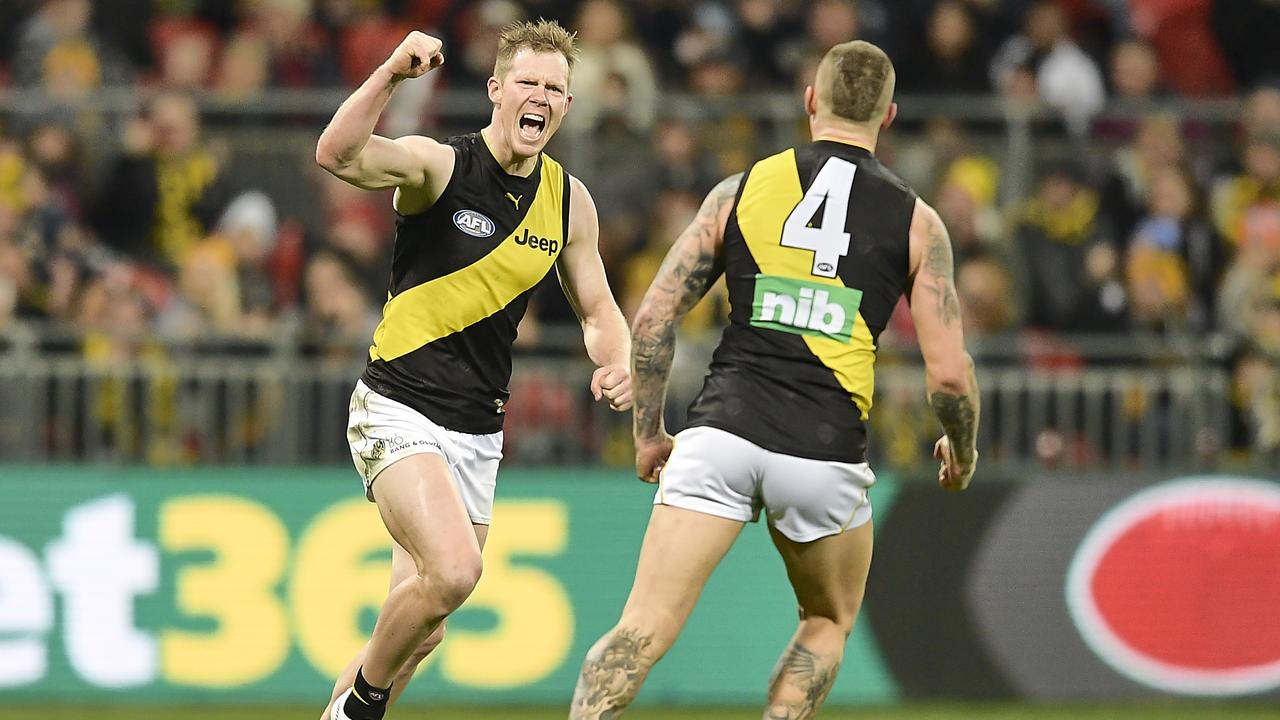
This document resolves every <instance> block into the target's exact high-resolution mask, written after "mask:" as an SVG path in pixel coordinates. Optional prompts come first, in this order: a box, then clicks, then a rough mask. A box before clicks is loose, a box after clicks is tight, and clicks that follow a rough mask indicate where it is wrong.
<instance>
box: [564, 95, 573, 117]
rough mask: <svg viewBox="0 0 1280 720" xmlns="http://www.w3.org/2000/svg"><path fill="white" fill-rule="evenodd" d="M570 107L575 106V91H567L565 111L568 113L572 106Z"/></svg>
mask: <svg viewBox="0 0 1280 720" xmlns="http://www.w3.org/2000/svg"><path fill="white" fill-rule="evenodd" d="M570 107H573V93H565V96H564V111H565V113H566V114H568V112H569V108H570Z"/></svg>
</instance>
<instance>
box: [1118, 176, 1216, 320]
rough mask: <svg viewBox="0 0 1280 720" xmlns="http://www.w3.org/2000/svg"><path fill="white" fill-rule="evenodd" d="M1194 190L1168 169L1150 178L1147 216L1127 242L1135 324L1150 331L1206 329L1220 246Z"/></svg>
mask: <svg viewBox="0 0 1280 720" xmlns="http://www.w3.org/2000/svg"><path fill="white" fill-rule="evenodd" d="M1199 206H1200V202H1199V198H1198V196H1197V192H1196V188H1195V186H1194V185H1193V184H1192V182H1191V179H1190V178H1189V177H1188V176H1187V175H1186V173H1184V172H1182V171H1181V170H1179V169H1178V168H1177V167H1174V166H1172V165H1170V166H1166V167H1163V168H1160V169H1158V170H1156V171H1155V173H1154V175H1153V177H1152V178H1151V192H1150V195H1149V197H1148V207H1147V215H1146V217H1144V218H1143V219H1142V220H1140V221H1139V222H1138V223H1137V226H1136V229H1135V230H1134V233H1133V237H1132V239H1131V240H1130V241H1129V244H1128V260H1127V264H1126V277H1127V281H1128V283H1127V284H1128V288H1129V297H1130V300H1131V302H1132V304H1133V315H1134V321H1135V322H1136V323H1137V324H1138V325H1139V326H1140V327H1144V328H1146V329H1151V330H1196V331H1205V330H1208V329H1209V327H1210V326H1211V325H1212V322H1213V309H1214V308H1213V306H1214V302H1215V298H1214V293H1215V292H1216V288H1217V282H1218V276H1219V274H1220V273H1221V271H1222V269H1223V266H1224V264H1225V260H1226V252H1225V248H1224V247H1223V246H1222V243H1221V241H1220V240H1219V239H1218V237H1217V235H1216V234H1215V233H1214V232H1213V229H1212V228H1211V227H1210V225H1209V223H1208V222H1206V221H1205V220H1204V219H1203V217H1202V216H1201V214H1200V212H1199V210H1200V207H1199Z"/></svg>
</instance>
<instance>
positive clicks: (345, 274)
mask: <svg viewBox="0 0 1280 720" xmlns="http://www.w3.org/2000/svg"><path fill="white" fill-rule="evenodd" d="M303 288H304V298H305V299H304V307H305V309H306V315H305V316H304V318H303V327H302V340H303V344H304V347H305V348H307V350H308V351H309V352H310V353H312V354H314V355H316V356H318V357H321V358H328V359H331V360H334V361H335V362H340V363H344V364H345V363H347V362H349V361H350V358H351V356H352V354H353V350H355V349H359V348H361V347H362V346H366V345H368V342H369V338H371V337H373V330H374V327H375V326H376V325H377V324H378V315H377V310H376V309H375V307H374V306H373V305H372V304H371V303H369V302H368V300H367V299H366V296H365V294H364V292H363V290H362V288H361V287H360V279H359V276H358V274H357V272H356V270H355V266H354V265H353V264H352V263H351V262H350V261H349V260H348V259H347V258H346V257H344V256H343V255H342V254H341V253H338V252H335V251H332V250H321V251H320V252H317V253H316V254H315V255H313V256H312V257H311V259H310V260H309V261H308V262H307V267H306V272H305V274H304V281H303Z"/></svg>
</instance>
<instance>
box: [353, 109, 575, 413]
mask: <svg viewBox="0 0 1280 720" xmlns="http://www.w3.org/2000/svg"><path fill="white" fill-rule="evenodd" d="M448 143H449V145H451V146H452V147H453V149H454V156H455V162H454V166H453V175H452V176H451V177H450V178H449V183H448V185H447V186H446V187H445V190H444V192H443V193H442V194H441V195H440V198H439V199H438V200H436V203H435V204H434V205H433V206H431V208H429V209H428V210H427V211H425V212H423V213H420V214H415V215H407V216H406V215H401V214H400V213H398V212H397V213H396V238H395V248H394V251H393V252H394V254H393V256H392V264H391V283H390V289H389V292H388V298H387V303H386V305H385V306H383V310H382V322H381V323H379V324H378V328H377V330H375V331H374V335H373V346H372V347H370V348H369V364H368V365H367V366H366V368H365V371H364V375H363V376H362V377H363V379H364V382H365V384H366V385H368V386H369V387H370V388H371V389H373V390H374V391H376V392H378V393H380V394H382V395H385V396H387V397H389V398H391V399H393V400H397V401H399V402H402V403H404V404H405V405H408V406H409V407H411V408H413V409H414V410H417V411H418V412H420V413H422V414H423V415H425V416H427V417H428V418H430V419H431V420H432V421H434V422H436V423H438V424H440V425H442V426H444V427H446V428H449V429H451V430H456V431H458V432H464V433H472V434H487V433H492V432H497V431H499V430H501V429H502V420H503V412H504V406H505V405H506V402H507V399H508V398H509V397H510V393H509V392H508V391H507V384H508V382H509V381H510V379H511V344H512V343H513V342H514V341H515V338H516V326H517V325H518V324H519V323H520V319H521V318H522V317H524V313H525V309H526V308H527V307H528V304H529V296H530V294H531V293H532V292H533V291H534V289H535V288H536V287H537V285H538V283H539V282H540V281H541V280H542V279H543V278H544V277H545V276H546V275H547V273H548V272H550V271H551V269H552V268H553V267H554V266H555V262H556V258H557V257H559V255H560V252H561V251H562V250H563V249H564V245H565V241H566V239H567V238H568V236H569V174H568V173H566V172H565V171H564V169H563V168H562V167H561V166H560V164H559V163H557V162H556V161H555V160H552V159H551V158H550V157H548V156H547V155H545V154H542V155H539V157H538V162H537V165H536V167H535V168H534V170H533V172H532V173H531V174H530V175H529V177H527V178H522V177H518V176H515V175H510V174H508V173H507V172H506V171H504V170H503V169H502V166H501V165H499V164H498V161H497V160H496V159H495V158H494V157H493V153H492V152H491V151H490V150H489V147H488V145H487V144H486V143H485V140H484V138H483V137H482V136H481V135H480V134H479V133H472V134H470V135H464V136H460V137H455V138H450V139H449V141H448Z"/></svg>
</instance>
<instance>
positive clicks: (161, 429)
mask: <svg viewBox="0 0 1280 720" xmlns="http://www.w3.org/2000/svg"><path fill="white" fill-rule="evenodd" d="M693 365H694V366H692V367H688V368H685V369H684V370H682V373H683V374H684V375H685V377H684V378H683V379H682V380H680V381H678V382H674V383H673V387H684V388H686V390H684V391H683V392H680V393H678V394H679V395H680V396H678V397H673V398H672V402H671V405H672V408H673V415H674V416H676V418H678V415H679V412H680V409H681V408H682V407H683V406H684V404H685V403H687V401H688V399H689V398H688V397H687V395H688V394H689V392H691V390H690V389H692V388H696V387H697V385H698V384H699V383H698V378H700V377H701V373H702V371H703V370H702V367H697V366H696V365H697V364H696V363H693ZM703 367H705V366H703ZM590 369H591V368H590V365H589V364H588V362H587V361H586V360H585V358H580V357H578V356H576V355H575V356H569V357H554V358H547V357H537V356H535V357H520V358H517V362H516V372H515V375H514V376H513V378H512V383H511V391H512V401H511V403H510V404H509V405H508V417H507V421H506V436H507V437H506V439H507V443H506V455H507V461H508V462H509V463H515V464H534V465H537V464H571V465H572V464H599V463H606V464H615V465H625V464H627V463H629V462H630V459H631V449H630V441H629V429H630V428H629V419H630V418H629V415H623V414H616V413H611V412H609V411H608V410H607V409H605V408H603V407H602V406H601V405H599V404H597V403H594V402H592V400H591V397H590V395H589V393H588V392H587V389H586V387H587V378H588V377H589V376H590ZM359 371H360V365H359V363H358V362H339V363H334V362H332V361H328V360H323V359H317V358H308V357H302V356H297V355H292V354H287V355H273V354H268V355H266V356H263V357H235V356H221V357H216V356H215V357H211V356H204V355H187V356H182V355H176V356H167V357H163V358H157V359H141V360H136V361H131V362H123V363H104V362H98V361H93V360H89V359H85V358H82V357H78V356H74V355H72V356H67V355H62V356H52V357H36V356H31V355H25V356H20V355H16V354H10V355H7V356H6V355H4V354H3V353H0V408H3V412H0V458H3V459H4V460H5V461H11V462H12V461H17V462H92V463H119V464H137V463H144V464H175V465H184V464H201V465H204V464H225V465H243V464H291V465H296V464H303V465H309V464H331V463H345V462H347V460H348V455H347V449H346V445H345V439H344V436H345V425H346V416H347V409H348V399H349V396H350V393H351V389H352V385H353V383H354V379H355V378H356V377H357V376H358V374H359ZM978 378H979V384H980V385H981V387H982V404H983V408H982V409H983V413H982V424H981V428H980V437H979V450H980V452H981V454H982V458H983V466H984V468H989V469H999V470H1000V471H1002V472H1009V473H1023V472H1026V471H1028V470H1032V469H1036V470H1043V471H1090V470H1100V469H1107V470H1124V469H1132V468H1142V469H1148V470H1159V469H1195V468H1202V467H1208V466H1212V465H1216V464H1219V463H1221V462H1222V459H1223V457H1224V454H1225V452H1226V449H1227V448H1226V444H1227V437H1226V435H1227V429H1228V428H1229V427H1230V425H1231V413H1232V406H1231V396H1230V393H1231V383H1230V380H1229V374H1228V372H1227V371H1226V370H1225V369H1224V368H1222V367H1220V366H1218V365H1215V364H1210V363H1174V364H1170V365H1166V366H1150V365H1139V364H1132V363H1130V364H1119V365H1108V366H1103V367H1090V366H1086V367H1081V368H1067V369H1052V368H1049V369H1037V368H1034V367H1027V366H1022V365H1014V366H1008V367H1003V368H1001V367H996V368H992V369H984V370H980V371H979V375H978ZM924 397H925V389H924V373H923V370H922V368H920V367H919V366H918V365H917V364H915V363H914V362H911V361H908V362H906V363H904V364H896V365H895V364H886V366H885V367H882V368H881V369H880V370H879V371H878V372H877V390H876V406H875V410H874V412H873V419H872V423H871V426H872V452H873V461H874V462H876V463H877V464H878V465H879V466H880V467H889V468H895V469H908V468H914V467H917V466H919V465H921V464H923V463H924V462H925V461H926V460H927V458H928V456H929V448H930V446H931V444H932V442H933V440H934V439H936V437H937V433H938V426H937V423H936V421H935V420H933V418H932V416H931V414H930V412H929V410H928V408H927V406H926V404H925V402H924ZM678 424H679V421H678V419H673V422H672V425H673V426H674V427H678Z"/></svg>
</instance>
